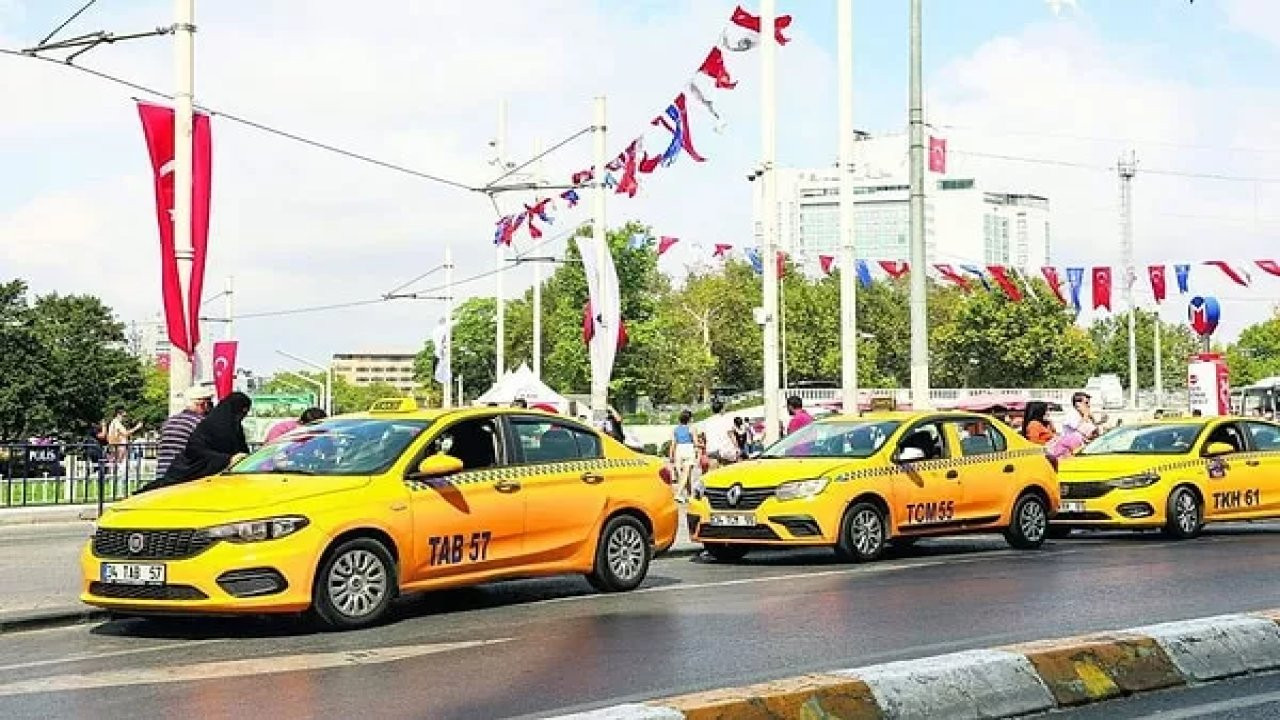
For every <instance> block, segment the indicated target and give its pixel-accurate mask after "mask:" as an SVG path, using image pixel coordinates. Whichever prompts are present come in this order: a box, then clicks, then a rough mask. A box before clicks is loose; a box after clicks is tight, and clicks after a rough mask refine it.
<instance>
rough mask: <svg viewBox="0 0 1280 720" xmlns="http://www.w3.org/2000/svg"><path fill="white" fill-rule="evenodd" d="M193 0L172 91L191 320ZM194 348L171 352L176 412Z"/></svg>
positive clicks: (177, 14) (177, 241)
mask: <svg viewBox="0 0 1280 720" xmlns="http://www.w3.org/2000/svg"><path fill="white" fill-rule="evenodd" d="M195 14H196V8H195V0H174V24H173V32H174V38H173V40H174V42H173V48H174V70H175V73H176V78H175V79H176V87H175V88H174V93H173V187H174V193H173V240H174V257H175V259H176V260H177V265H178V303H179V306H178V308H177V309H178V310H179V312H181V314H182V317H184V318H186V319H187V320H186V322H187V323H188V325H189V326H190V325H191V324H192V323H191V320H190V319H191V318H192V317H193V316H195V315H196V314H197V313H199V312H200V308H199V307H190V302H189V299H188V291H189V288H190V287H191V269H192V264H193V261H194V259H195V248H194V247H193V246H192V244H191V187H192V183H191V178H192V174H193V172H192V163H193V154H194V153H193V147H192V126H193V122H194V121H193V118H192V115H193V113H194V107H193V106H194V99H193V95H194V94H195V30H196V27H195ZM195 354H196V348H195V347H192V348H191V354H190V355H187V354H186V353H183V352H175V353H170V354H169V355H170V357H169V411H170V413H177V412H179V411H180V410H182V408H183V406H184V405H185V402H184V401H183V395H184V393H185V392H186V390H187V388H189V387H191V383H192V375H193V373H194V368H193V360H194V358H195Z"/></svg>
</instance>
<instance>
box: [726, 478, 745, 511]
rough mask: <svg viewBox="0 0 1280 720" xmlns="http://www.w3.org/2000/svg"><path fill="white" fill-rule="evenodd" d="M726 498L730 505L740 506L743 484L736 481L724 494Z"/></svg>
mask: <svg viewBox="0 0 1280 720" xmlns="http://www.w3.org/2000/svg"><path fill="white" fill-rule="evenodd" d="M724 499H725V500H727V501H728V502H729V507H738V501H739V500H741V499H742V486H741V485H739V484H737V483H734V485H733V487H731V488H729V492H727V493H725V494H724Z"/></svg>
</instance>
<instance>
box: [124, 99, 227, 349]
mask: <svg viewBox="0 0 1280 720" xmlns="http://www.w3.org/2000/svg"><path fill="white" fill-rule="evenodd" d="M138 115H139V116H140V117H141V118H142V131H143V134H144V135H145V136H146V139H147V152H148V153H149V154H150V156H151V171H152V174H153V175H154V181H155V189H156V222H157V224H158V225H159V228H160V289H161V294H162V297H163V299H164V315H165V325H166V327H167V330H168V335H169V342H170V343H172V344H173V346H174V347H175V348H178V349H179V350H181V351H182V352H184V353H186V354H187V355H191V354H193V353H194V352H195V349H196V346H197V345H199V344H200V312H199V310H200V298H201V296H202V294H203V293H204V267H205V259H206V257H207V250H208V247H209V198H210V194H211V193H210V190H211V181H212V170H213V141H212V132H211V129H210V126H209V116H208V115H205V114H203V113H196V114H195V117H194V122H193V126H192V133H193V137H192V145H193V157H192V179H191V196H192V198H191V199H192V203H191V247H192V248H193V250H194V254H193V256H192V259H191V278H190V280H189V282H188V284H187V302H186V303H185V304H184V303H183V301H182V285H181V283H180V282H179V279H178V259H177V254H176V249H175V245H174V237H173V195H174V187H173V125H174V121H173V108H169V107H164V106H162V105H152V104H151V103H143V102H140V103H138ZM188 308H189V309H190V311H189V312H188Z"/></svg>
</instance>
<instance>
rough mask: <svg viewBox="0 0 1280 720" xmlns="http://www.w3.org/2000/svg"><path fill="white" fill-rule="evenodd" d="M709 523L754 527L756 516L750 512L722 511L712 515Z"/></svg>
mask: <svg viewBox="0 0 1280 720" xmlns="http://www.w3.org/2000/svg"><path fill="white" fill-rule="evenodd" d="M711 524H712V525H716V526H719V527H754V526H755V524H756V516H755V515H754V514H752V513H722V514H718V515H712V516H711Z"/></svg>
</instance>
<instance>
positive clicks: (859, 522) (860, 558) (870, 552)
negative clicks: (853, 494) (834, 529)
mask: <svg viewBox="0 0 1280 720" xmlns="http://www.w3.org/2000/svg"><path fill="white" fill-rule="evenodd" d="M888 535H889V524H888V523H887V522H886V521H885V516H884V512H883V511H882V510H881V509H880V508H878V507H876V506H875V505H872V504H871V503H865V502H861V503H858V504H856V505H854V506H852V507H850V508H849V509H848V510H846V511H845V512H844V520H842V521H841V523H840V540H839V541H838V542H837V543H836V555H837V556H838V557H839V558H840V559H841V560H846V561H857V562H870V561H872V560H877V559H879V558H880V556H881V555H883V554H884V548H885V545H886V544H887V542H886V541H887V540H888Z"/></svg>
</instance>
